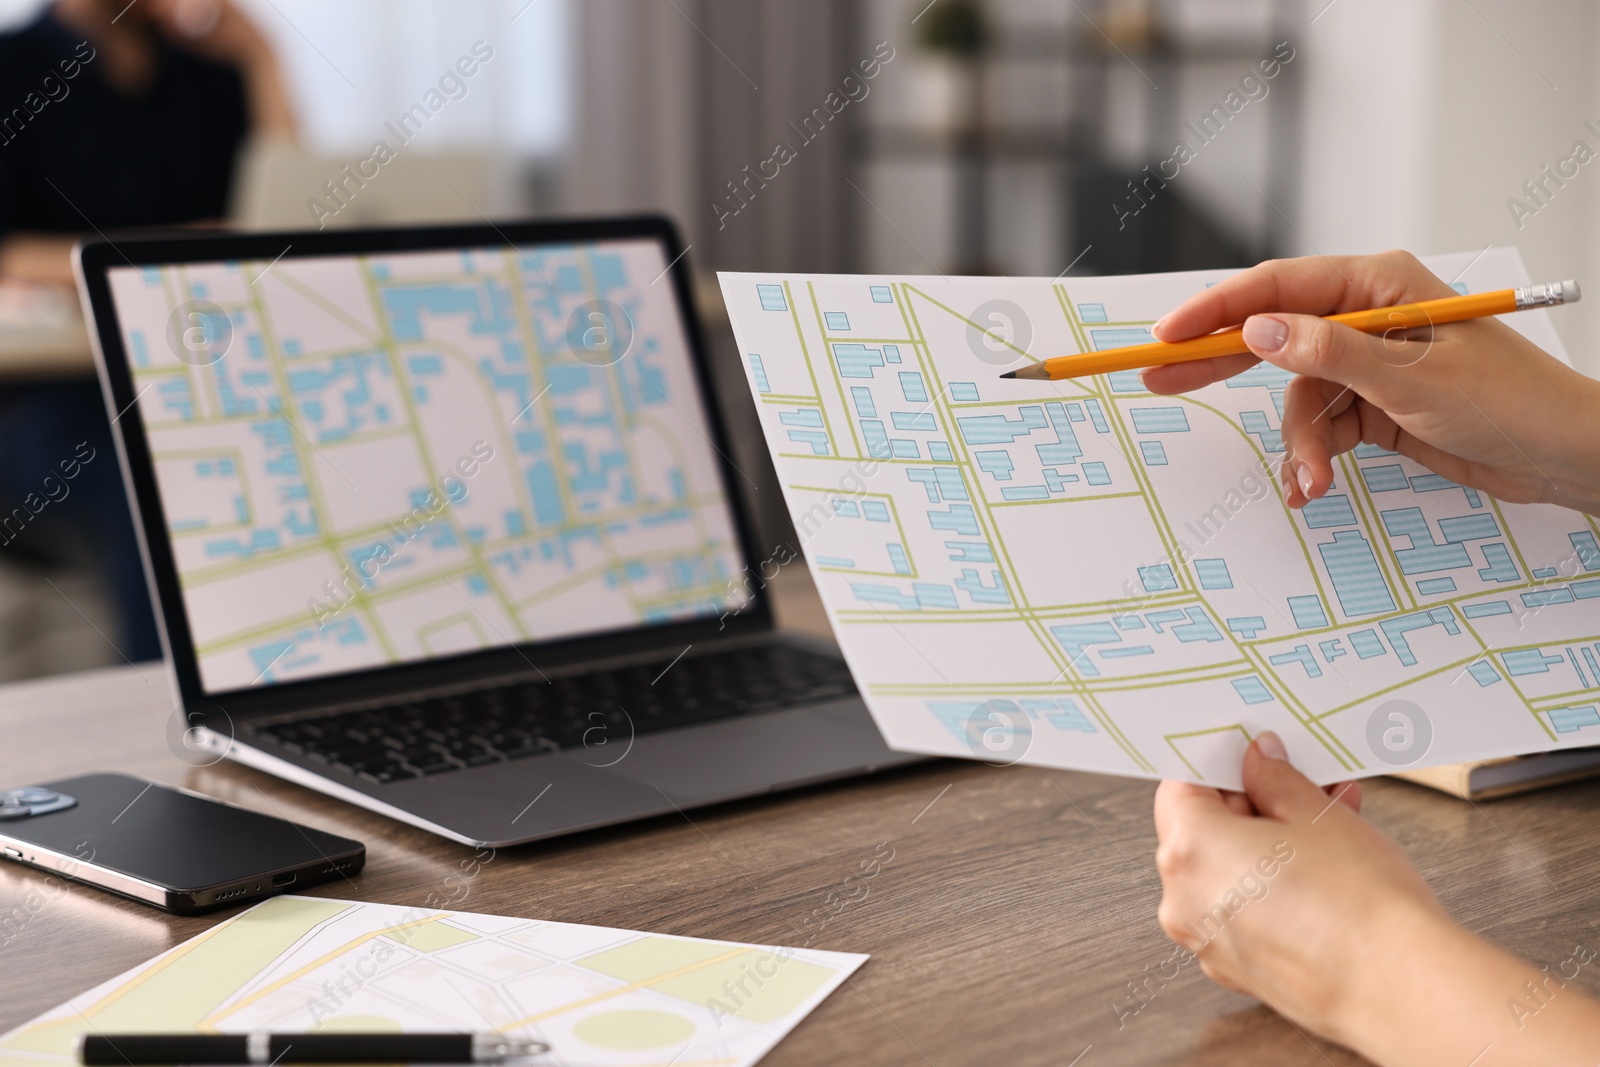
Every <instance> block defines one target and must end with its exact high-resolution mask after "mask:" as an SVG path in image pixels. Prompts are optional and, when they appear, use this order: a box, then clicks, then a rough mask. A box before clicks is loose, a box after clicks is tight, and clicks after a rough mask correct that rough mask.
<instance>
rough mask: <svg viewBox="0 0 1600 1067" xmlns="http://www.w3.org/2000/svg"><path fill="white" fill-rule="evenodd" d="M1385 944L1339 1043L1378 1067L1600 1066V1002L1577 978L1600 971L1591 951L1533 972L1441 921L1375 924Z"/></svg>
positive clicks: (1349, 1010)
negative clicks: (1379, 926)
mask: <svg viewBox="0 0 1600 1067" xmlns="http://www.w3.org/2000/svg"><path fill="white" fill-rule="evenodd" d="M1378 921H1379V923H1380V924H1381V925H1383V926H1385V927H1386V929H1385V931H1384V932H1385V934H1387V935H1388V936H1385V937H1383V938H1381V939H1379V938H1373V939H1371V940H1372V942H1373V943H1374V944H1381V945H1382V946H1383V948H1382V949H1380V950H1379V951H1378V953H1377V954H1376V958H1373V959H1371V960H1370V963H1369V964H1368V973H1367V974H1366V975H1363V976H1361V977H1360V978H1358V979H1357V980H1356V981H1354V982H1352V983H1351V984H1350V989H1351V993H1350V996H1349V997H1348V999H1347V1003H1345V1004H1344V1005H1342V1006H1341V1007H1340V1009H1339V1011H1338V1013H1337V1015H1338V1019H1337V1025H1336V1030H1337V1032H1336V1033H1334V1034H1331V1035H1330V1036H1332V1037H1334V1038H1335V1039H1336V1040H1338V1041H1340V1042H1341V1043H1343V1044H1347V1045H1349V1046H1350V1047H1352V1048H1354V1049H1355V1050H1356V1051H1358V1052H1360V1053H1362V1054H1363V1055H1365V1056H1367V1057H1368V1058H1369V1059H1372V1060H1373V1061H1374V1062H1377V1063H1381V1064H1386V1065H1389V1064H1393V1065H1401V1064H1404V1065H1406V1067H1417V1065H1422V1067H1431V1065H1434V1064H1437V1065H1439V1067H1465V1065H1467V1064H1473V1065H1474V1067H1503V1065H1517V1067H1520V1065H1523V1064H1526V1065H1528V1067H1535V1065H1537V1067H1554V1065H1558V1064H1568V1063H1571V1064H1587V1065H1593V1064H1596V1063H1600V1003H1597V1002H1596V1001H1594V1000H1592V999H1591V998H1590V997H1589V996H1588V995H1587V994H1585V993H1584V992H1583V990H1582V989H1581V988H1580V987H1579V986H1578V985H1576V984H1575V983H1574V981H1573V979H1574V978H1576V977H1577V976H1578V975H1579V974H1580V973H1582V972H1584V971H1585V970H1589V969H1591V968H1595V967H1600V959H1596V952H1595V950H1594V949H1593V948H1591V947H1589V946H1588V945H1586V944H1582V943H1574V944H1573V945H1569V946H1567V947H1566V948H1565V949H1564V950H1563V951H1562V953H1561V954H1560V956H1559V957H1558V958H1556V959H1552V960H1549V961H1547V962H1543V963H1541V964H1540V965H1538V966H1536V965H1534V964H1530V963H1528V962H1527V961H1525V960H1520V959H1517V958H1516V957H1515V956H1512V955H1510V954H1508V953H1506V952H1503V951H1501V950H1500V949H1498V948H1496V947H1495V946H1493V945H1491V944H1489V943H1488V942H1487V941H1483V940H1482V939H1480V938H1478V937H1476V936H1474V935H1473V934H1471V933H1469V932H1468V931H1466V930H1464V929H1462V928H1461V927H1459V926H1457V925H1455V924H1454V923H1452V922H1450V921H1449V920H1448V919H1447V918H1445V917H1443V916H1440V915H1436V914H1419V913H1417V912H1414V911H1410V910H1401V911H1397V912H1396V913H1395V914H1393V915H1391V916H1388V917H1386V918H1385V919H1380V920H1378Z"/></svg>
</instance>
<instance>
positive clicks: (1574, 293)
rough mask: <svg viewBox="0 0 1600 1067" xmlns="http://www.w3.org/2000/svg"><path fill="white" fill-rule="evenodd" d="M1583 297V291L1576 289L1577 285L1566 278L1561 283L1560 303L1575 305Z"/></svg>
mask: <svg viewBox="0 0 1600 1067" xmlns="http://www.w3.org/2000/svg"><path fill="white" fill-rule="evenodd" d="M1582 296H1583V291H1582V290H1580V289H1579V288H1578V283H1577V282H1575V281H1573V280H1572V279H1571V278H1568V279H1567V280H1566V281H1564V282H1562V283H1561V302H1562V303H1563V304H1576V303H1577V302H1578V300H1579V298H1581V297H1582Z"/></svg>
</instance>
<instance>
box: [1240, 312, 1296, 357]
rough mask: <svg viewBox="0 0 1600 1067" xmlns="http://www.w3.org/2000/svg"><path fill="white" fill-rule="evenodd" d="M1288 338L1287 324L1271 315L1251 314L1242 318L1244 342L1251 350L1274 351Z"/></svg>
mask: <svg viewBox="0 0 1600 1067" xmlns="http://www.w3.org/2000/svg"><path fill="white" fill-rule="evenodd" d="M1288 340H1289V326H1288V324H1287V323H1285V322H1284V321H1283V320H1282V319H1275V318H1273V317H1272V316H1271V315H1251V316H1250V317H1249V318H1248V319H1245V320H1244V343H1245V344H1247V345H1249V346H1250V350H1251V351H1252V352H1276V351H1278V350H1279V349H1280V348H1282V347H1283V345H1284V342H1286V341H1288Z"/></svg>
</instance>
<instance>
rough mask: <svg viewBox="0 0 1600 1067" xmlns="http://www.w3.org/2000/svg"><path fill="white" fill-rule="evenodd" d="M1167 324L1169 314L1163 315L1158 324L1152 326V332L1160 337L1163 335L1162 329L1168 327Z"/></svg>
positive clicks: (1157, 321)
mask: <svg viewBox="0 0 1600 1067" xmlns="http://www.w3.org/2000/svg"><path fill="white" fill-rule="evenodd" d="M1166 325H1167V316H1165V315H1163V316H1161V317H1160V318H1159V319H1157V320H1156V324H1155V325H1154V326H1152V327H1150V332H1151V333H1153V334H1155V335H1156V336H1157V337H1160V336H1161V331H1162V330H1164V329H1165V328H1166Z"/></svg>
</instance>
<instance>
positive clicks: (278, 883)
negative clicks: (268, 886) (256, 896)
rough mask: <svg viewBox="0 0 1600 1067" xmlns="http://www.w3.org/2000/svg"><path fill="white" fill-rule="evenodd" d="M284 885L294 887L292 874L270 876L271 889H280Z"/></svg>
mask: <svg viewBox="0 0 1600 1067" xmlns="http://www.w3.org/2000/svg"><path fill="white" fill-rule="evenodd" d="M286 885H294V872H292V871H291V872H290V873H288V874H275V875H273V876H272V888H274V889H282V888H283V887H284V886H286Z"/></svg>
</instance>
